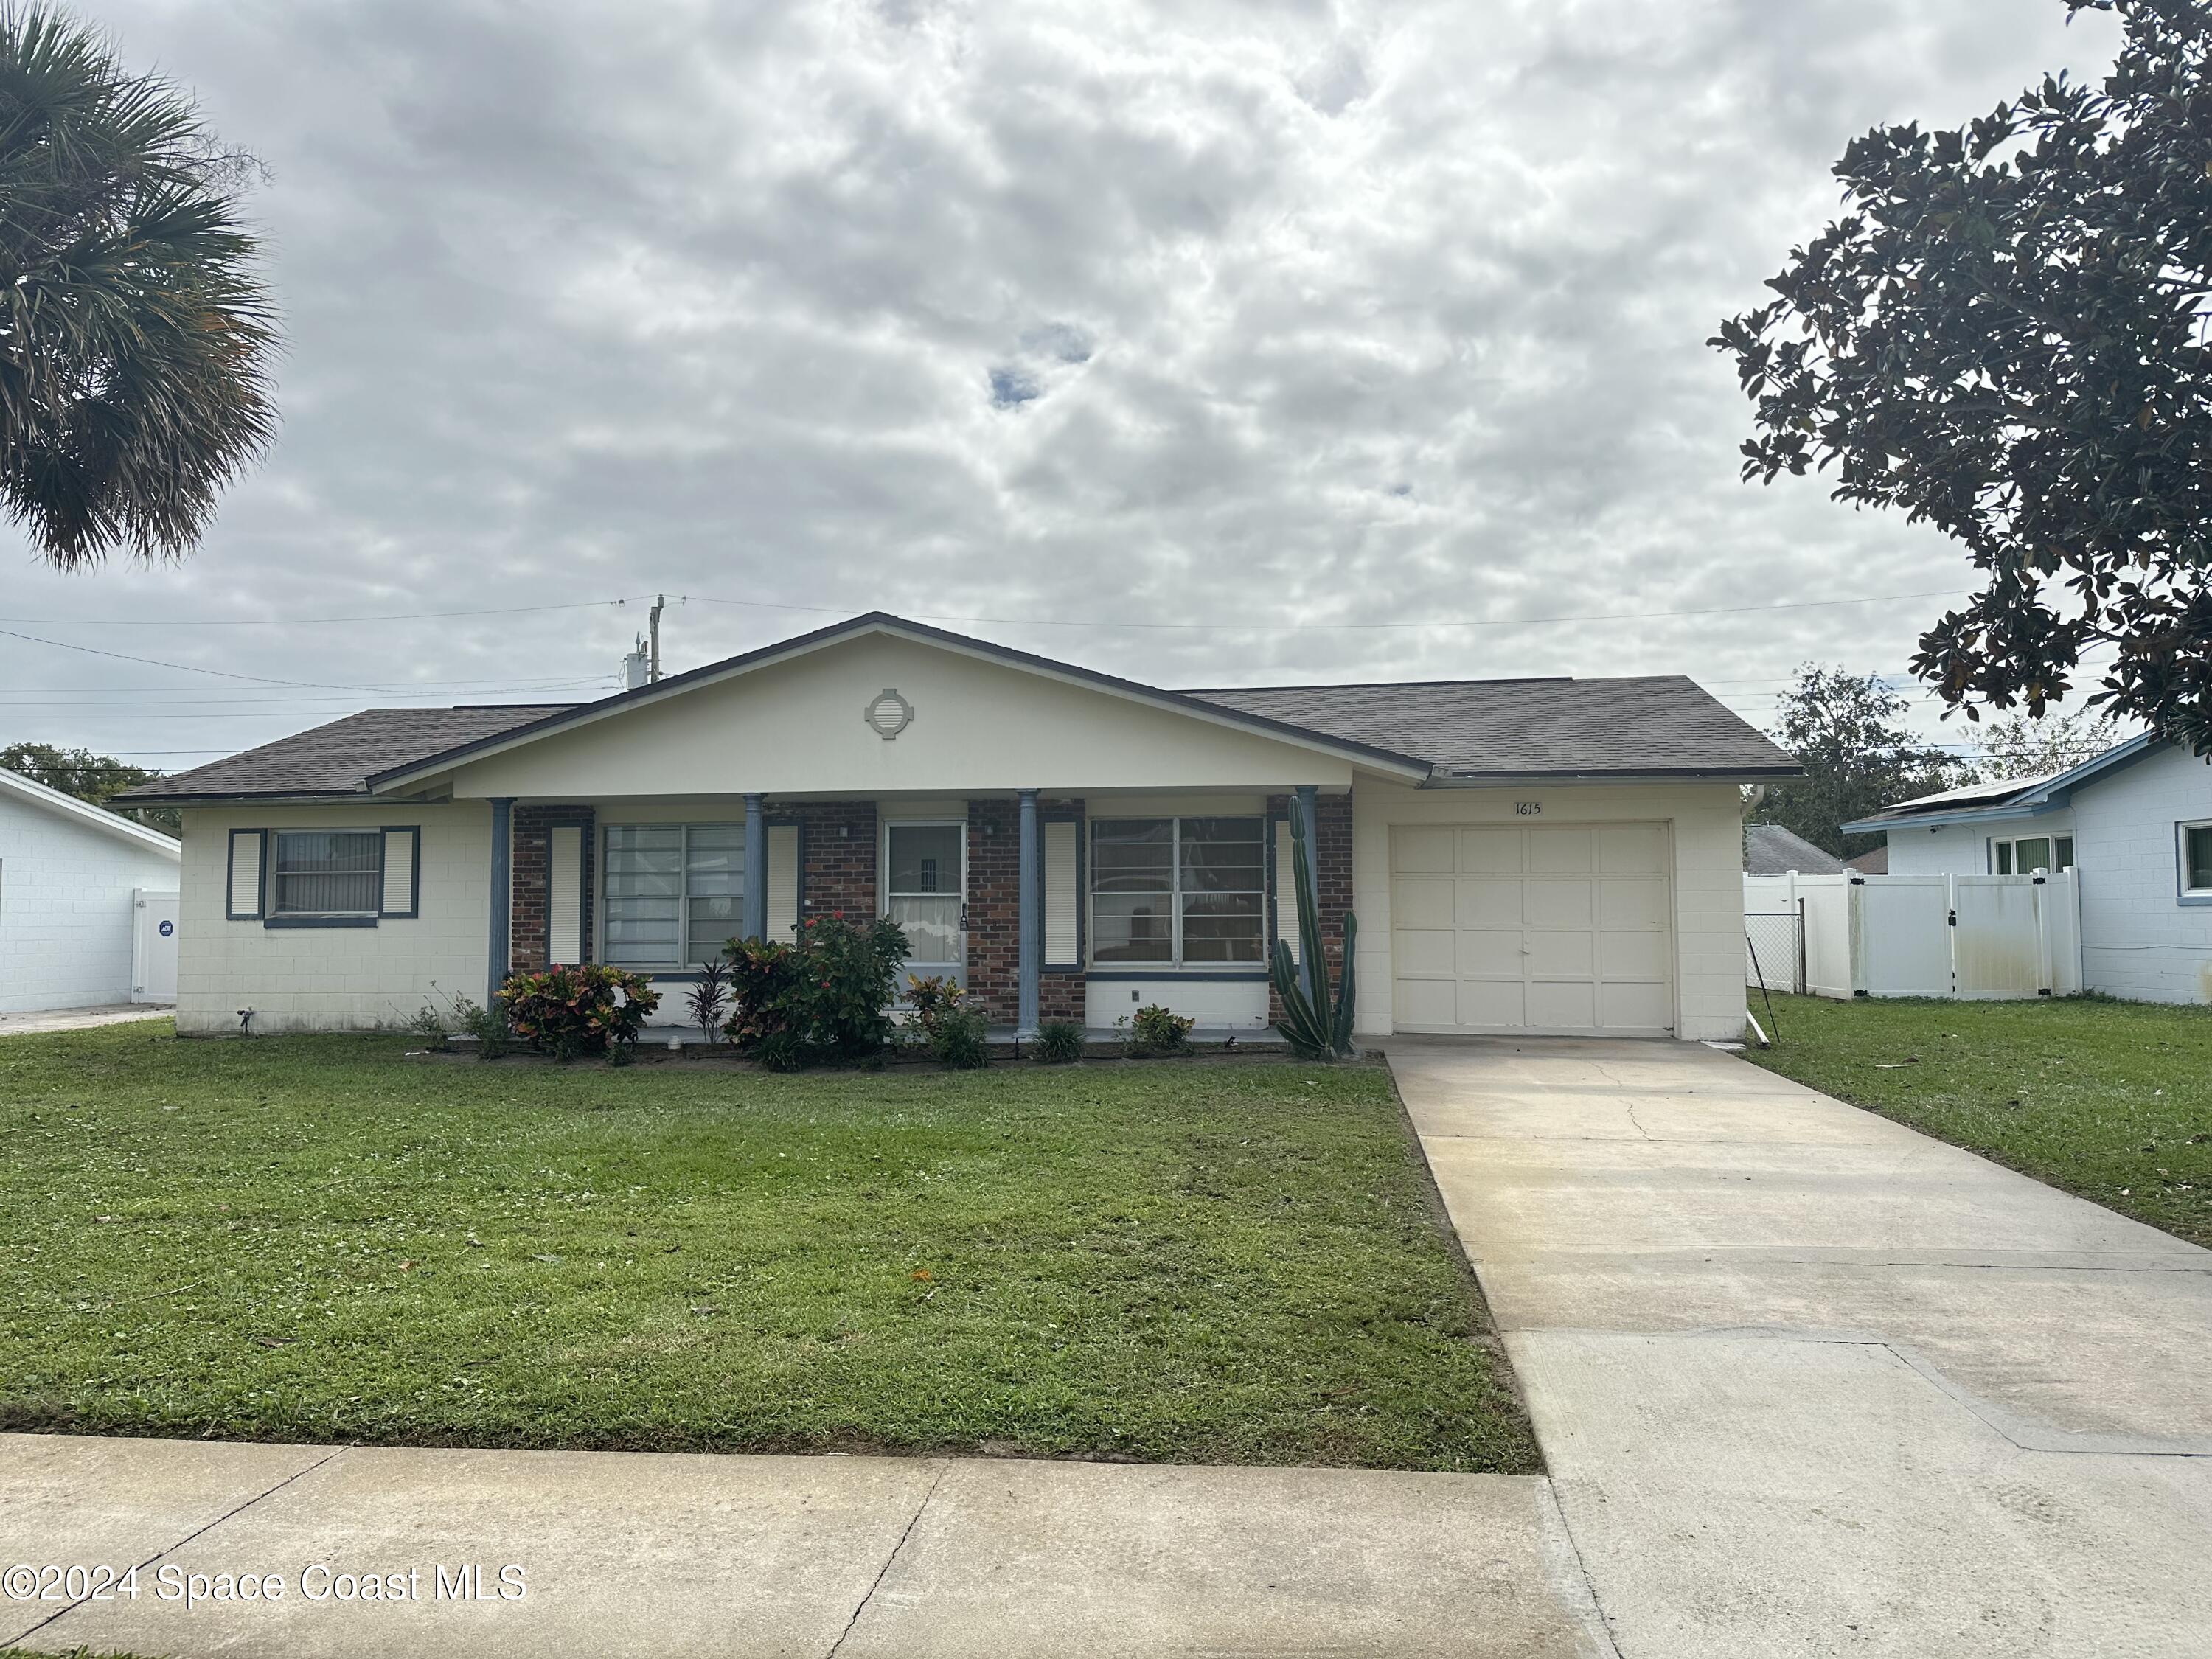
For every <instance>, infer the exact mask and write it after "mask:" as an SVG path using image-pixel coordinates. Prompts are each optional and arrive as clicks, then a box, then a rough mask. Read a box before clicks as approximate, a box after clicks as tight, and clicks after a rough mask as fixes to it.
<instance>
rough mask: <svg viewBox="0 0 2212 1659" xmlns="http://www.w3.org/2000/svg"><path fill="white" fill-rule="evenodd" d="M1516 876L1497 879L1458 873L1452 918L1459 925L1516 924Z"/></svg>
mask: <svg viewBox="0 0 2212 1659" xmlns="http://www.w3.org/2000/svg"><path fill="white" fill-rule="evenodd" d="M1521 888H1522V883H1521V881H1520V879H1519V878H1517V877H1516V878H1514V879H1513V880H1511V881H1499V880H1497V879H1495V878H1492V877H1476V878H1472V879H1470V878H1467V877H1465V876H1462V877H1461V878H1460V882H1459V888H1458V905H1457V916H1456V920H1457V921H1458V924H1459V926H1461V927H1521V926H1522V921H1523V918H1522V914H1521Z"/></svg>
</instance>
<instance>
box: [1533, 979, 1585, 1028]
mask: <svg viewBox="0 0 2212 1659" xmlns="http://www.w3.org/2000/svg"><path fill="white" fill-rule="evenodd" d="M1528 1024H1529V1025H1530V1026H1531V1027H1532V1028H1533V1029H1534V1030H1539V1031H1586V1030H1590V1029H1591V1028H1593V1027H1594V1026H1595V1025H1596V1024H1597V987H1596V986H1595V985H1593V984H1591V983H1590V982H1589V981H1588V980H1582V981H1576V982H1565V981H1560V982H1552V981H1542V980H1539V981H1534V982H1533V983H1532V984H1530V985H1529V987H1528Z"/></svg>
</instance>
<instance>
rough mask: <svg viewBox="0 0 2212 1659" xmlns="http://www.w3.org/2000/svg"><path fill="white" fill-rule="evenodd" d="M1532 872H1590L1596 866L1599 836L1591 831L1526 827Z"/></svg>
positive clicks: (1530, 872) (1561, 873)
mask: <svg viewBox="0 0 2212 1659" xmlns="http://www.w3.org/2000/svg"><path fill="white" fill-rule="evenodd" d="M1521 833H1522V836H1525V837H1527V839H1528V872H1529V874H1531V875H1537V876H1550V875H1588V874H1589V873H1590V872H1592V870H1594V869H1595V859H1596V856H1597V836H1596V834H1595V831H1592V830H1589V829H1537V830H1529V829H1524V830H1522V832H1521Z"/></svg>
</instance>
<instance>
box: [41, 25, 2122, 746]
mask: <svg viewBox="0 0 2212 1659" xmlns="http://www.w3.org/2000/svg"><path fill="white" fill-rule="evenodd" d="M81 11H82V15H85V16H86V17H88V18H89V19H91V20H92V21H96V22H98V23H100V25H102V26H103V27H106V28H107V29H108V30H109V31H110V32H111V33H112V35H113V36H114V38H115V40H116V41H117V43H118V46H119V47H120V49H121V50H122V52H124V54H125V58H127V60H128V61H130V62H131V63H132V64H137V65H141V66H145V67H149V68H158V69H159V70H161V71H162V72H163V73H165V74H167V76H170V77H172V78H173V79H174V80H175V81H177V82H180V83H182V84H184V85H186V86H188V87H190V88H192V89H194V90H195V91H196V92H197V94H198V96H199V97H200V99H201V100H202V101H203V103H204V106H205V108H206V110H207V112H208V113H209V115H210V118H211V119H212V120H213V122H214V123H215V124H216V126H217V128H218V129H219V130H220V131H221V132H222V135H223V136H224V137H226V138H227V139H228V140H229V141H231V142H234V143H239V144H242V145H244V146H246V147H247V148H249V149H252V150H253V151H254V152H255V153H257V154H258V155H259V156H261V157H262V158H263V159H264V161H265V162H266V164H267V167H268V168H269V171H270V179H269V182H268V183H267V184H266V185H265V186H263V187H261V188H259V189H258V190H257V191H256V192H255V195H254V197H253V203H252V207H253V211H254V214H255V215H256V217H257V219H258V222H259V224H260V225H261V226H262V227H263V228H264V230H265V233H266V235H267V239H268V243H269V247H270V258H269V268H270V278H271V281H272V283H273V285H274V287H275V289H276V294H277V295H278V298H279V300H280V301H281V303H282V306H283V311H284V313H285V317H286V327H287V332H288V337H289V340H288V347H287V353H286V357H285V361H284V364H283V372H282V380H281V388H280V392H281V400H282V404H283V422H284V424H283V435H282V436H281V438H280V440H279V441H278V442H277V445H276V448H275V450H274V451H273V453H271V454H270V457H269V458H268V460H267V462H266V463H265V465H264V466H263V467H262V468H261V469H260V470H259V471H258V472H257V473H256V474H255V475H254V476H253V477H251V478H250V479H248V480H247V481H246V482H245V483H242V484H240V486H238V487H237V488H236V489H234V491H233V492H232V493H231V495H229V496H228V499H227V501H226V502H225V505H224V507H223V510H222V515H221V517H220V519H219V520H218V521H217V522H216V524H215V526H214V527H213V529H212V531H211V532H210V535H209V537H208V538H207V540H206V543H205V544H204V546H203V548H202V549H201V550H200V551H199V552H198V553H197V555H196V556H194V557H193V558H192V559H191V561H190V562H188V563H186V564H185V565H184V566H182V567H181V568H169V569H148V568H141V567H137V566H132V565H129V564H124V563H118V564H114V565H111V566H110V567H109V568H106V569H105V570H103V571H100V572H99V573H97V574H89V575H77V576H72V577H67V578H64V577H60V576H57V575H54V574H51V573H48V572H46V571H45V570H43V569H41V568H39V567H37V566H36V565H35V564H34V563H33V562H32V561H31V560H30V558H29V556H28V554H27V550H26V549H25V548H24V546H23V544H21V540H20V538H16V537H15V536H14V535H13V534H12V533H9V532H0V534H4V535H6V538H7V540H8V541H9V544H10V545H9V547H8V548H7V549H6V550H4V551H0V618H4V619H5V620H4V621H0V627H4V628H6V629H10V630H13V635H16V636H20V635H33V636H35V638H36V640H37V641H45V642H33V641H32V640H30V639H25V638H22V637H15V636H9V637H0V742H6V741H12V740H17V739H25V738H27V739H36V740H41V741H48V742H59V743H68V744H79V743H82V744H88V745H91V746H94V747H96V748H100V749H105V750H110V751H112V752H127V753H129V754H130V755H131V757H133V758H136V759H138V760H140V761H141V763H143V764H148V765H155V766H159V767H161V768H164V769H177V768H180V767H184V766H189V765H193V764H197V763H198V762H199V761H201V760H204V759H208V758H212V757H214V756H215V755H216V754H220V753H228V752H230V751H233V750H237V749H240V748H244V747H247V746H250V745H252V744H256V743H260V742H265V741H267V740H269V739H270V738H275V737H278V736H281V735H283V734H284V733H286V732H291V731H295V730H298V729H301V728H302V727H305V726H312V725H315V724H318V723H319V722H320V721H322V720H326V719H331V718H335V717H336V716H337V715H338V714H344V713H347V712H349V711H350V710H352V709H354V708H361V707H364V706H369V705H373V704H390V703H398V702H536V701H561V700H568V699H570V698H574V697H577V696H590V695H594V694H596V693H597V692H599V691H603V690H609V689H611V688H612V687H613V685H614V684H615V683H616V680H615V674H616V669H617V662H618V659H619V658H620V657H621V655H622V653H623V650H624V649H626V648H627V647H628V645H629V640H630V638H631V635H632V634H633V632H634V631H635V629H638V628H639V627H641V626H642V624H643V623H644V619H645V613H644V606H643V604H642V602H641V601H642V600H643V599H645V598H647V596H650V595H651V594H653V593H654V592H666V593H667V594H668V595H670V599H671V602H670V607H669V611H668V614H667V617H666V619H665V625H664V640H665V652H666V659H667V661H668V664H669V665H670V666H671V667H672V668H681V667H689V666H692V665H696V664H699V663H701V662H704V661H708V660H710V659H714V658H715V657H718V656H722V655H726V654H728V653H732V652H734V651H738V650H742V649H744V648H746V647H750V646H755V645H758V644H762V643H764V642H766V641H771V640H774V639H776V638H779V637H781V636H783V635H787V634H791V633H795V632H798V631H800V630H802V629H806V628H811V627H814V626H817V625H819V624H821V623H824V622H826V621H829V620H831V619H832V618H834V617H837V616H840V615H845V614H849V613H851V612H854V611H862V610H866V609H871V608H878V607H880V608H883V609H887V610H893V611H901V612H903V613H905V614H907V615H909V616H915V617H927V618H930V619H933V620H937V621H940V622H942V623H945V625H947V626H951V627H955V628H959V629H964V630H966V631H969V632H972V633H975V634H979V635H983V636H985V637H987V638H991V639H995V640H1000V641H1006V642H1007V643H1010V644H1013V645H1017V646H1020V647H1025V648H1028V649H1032V650H1038V651H1043V652H1046V653H1051V654H1054V655H1059V656H1065V657H1068V658H1071V659H1075V660H1078V661H1080V662H1084V663H1087V664H1090V665H1094V666H1097V667H1100V668H1103V669H1107V670H1109V671H1115V672H1118V673H1122V674H1127V675H1130V676H1133V677H1135V678H1142V679H1146V680H1151V681H1153V682H1156V683H1159V684H1171V685H1209V684H1212V685H1218V684H1268V683H1279V682H1291V681H1325V680H1332V679H1348V678H1448V677H1459V676H1478V677H1489V676H1502V675H1516V674H1557V673H1571V674H1576V675H1581V676H1594V675H1603V674H1615V673H1657V672H1686V673H1691V674H1693V675H1695V676H1697V677H1698V678H1699V679H1701V680H1702V681H1704V682H1705V684H1708V685H1709V686H1711V688H1712V689H1713V690H1715V691H1716V692H1717V693H1718V694H1719V695H1721V696H1723V697H1725V698H1726V699H1727V700H1728V701H1729V702H1730V703H1731V704H1732V705H1734V706H1735V707H1737V708H1741V710H1743V711H1744V712H1745V713H1746V714H1747V715H1749V716H1750V717H1751V718H1753V720H1755V721H1759V722H1762V723H1763V722H1764V721H1765V720H1766V719H1767V718H1768V714H1769V711H1770V710H1771V707H1772V702H1773V698H1774V695H1775V694H1776V692H1778V690H1780V688H1781V686H1782V685H1783V684H1784V683H1785V682H1786V680H1787V679H1788V678H1789V676H1790V671H1791V670H1792V668H1793V667H1794V666H1795V665H1796V664H1797V663H1798V662H1800V661H1802V660H1804V659H1808V658H1810V659H1822V660H1826V661H1830V662H1838V663H1843V664H1845V665H1850V666H1851V667H1853V668H1856V669H1861V670H1877V671H1892V672H1899V673H1901V672H1902V671H1903V670H1904V668H1905V663H1906V660H1907V659H1908V657H1909V655H1910V652H1911V642H1912V640H1913V637H1914V635H1916V633H1917V631H1918V629H1920V628H1921V627H1923V626H1924V625H1925V623H1927V621H1928V620H1929V619H1931V618H1932V617H1934V616H1936V614H1937V613H1938V611H1940V609H1941V608H1942V605H1943V599H1942V597H1941V596H1942V595H1946V594H1950V593H1958V592H1964V591H1965V590H1966V586H1968V573H1967V572H1966V567H1965V565H1964V562H1963V561H1962V560H1961V559H1960V557H1959V556H1956V555H1955V554H1954V553H1953V552H1952V551H1951V550H1950V548H1949V546H1948V544H1946V543H1945V542H1944V541H1942V539H1941V538H1938V537H1936V536H1934V535H1932V534H1930V533H1928V532H1921V531H1915V530H1911V529H1909V528H1907V527H1906V526H1905V525H1904V524H1903V523H1902V522H1901V521H1900V520H1894V519H1890V518H1887V517H1881V516H1875V515H1867V514H1857V513H1853V512H1851V511H1850V510H1849V509H1848V508H1844V507H1838V506H1837V505H1834V504H1832V503H1831V502H1830V501H1827V499H1826V492H1825V490H1824V489H1822V488H1821V487H1820V486H1819V485H1818V484H1815V483H1796V484H1795V485H1790V484H1785V485H1782V486H1777V487H1775V488H1773V489H1760V488H1759V487H1757V486H1753V485H1746V484H1743V483H1740V482H1739V481H1738V478H1737V473H1736V465H1737V457H1736V453H1735V451H1736V446H1737V444H1738V443H1739V442H1740V441H1741V440H1742V438H1743V437H1744V436H1745V435H1746V433H1747V425H1748V422H1747V407H1746V405H1745V404H1744V403H1743V401H1742V399H1741V396H1740V395H1739V393H1738V392H1736V390H1735V382H1734V378H1733V375H1732V374H1731V372H1730V370H1729V367H1728V365H1727V363H1726V362H1724V361H1723V359H1722V358H1720V357H1719V356H1717V355H1716V354H1715V353H1714V352H1712V351H1711V350H1710V349H1708V348H1707V347H1706V346H1705V339H1706V338H1707V337H1708V336H1710V335H1711V333H1712V332H1713V329H1714V325H1715V324H1716V323H1717V320H1718V319H1720V318H1721V317H1722V316H1723V315H1724V314H1727V313H1730V312H1733V311H1737V310H1741V309H1743V308H1745V307H1747V306H1749V305H1751V304H1753V303H1756V302H1757V301H1758V300H1759V297H1760V295H1761V289H1760V283H1761V282H1762V281H1763V280H1764V278H1765V277H1766V276H1769V275H1771V274H1772V273H1773V272H1774V271H1775V270H1778V268H1779V266H1780V264H1781V263H1782V261H1783V259H1784V257H1785V256H1786V254H1787V252H1788V250H1789V249H1790V246H1791V245H1792V244H1793V243H1794V242H1796V241H1799V240H1803V239H1804V238H1806V237H1807V236H1808V235H1810V234H1814V233H1816V232H1817V231H1818V230H1819V228H1820V226H1821V225H1822V224H1823V223H1825V222H1826V220H1827V219H1828V218H1829V217H1830V216H1832V213H1833V211H1834V208H1835V203H1836V188H1835V184H1834V181H1833V179H1832V178H1831V177H1830V175H1829V171H1828V170H1829V167H1831V165H1832V162H1833V161H1834V160H1835V158H1836V157H1837V156H1838V155H1839V154H1840V153H1841V151H1842V149H1843V146H1844V143H1845V142H1846V141H1847V140H1848V139H1849V138H1850V137H1851V136H1852V135H1853V134H1854V133H1856V132H1858V131H1863V129H1865V128H1866V127H1868V126H1869V125H1872V124H1875V123H1876V122H1881V121H1888V120H1895V119H1912V118H1918V119H1921V120H1923V121H1925V122H1929V123H1931V124H1939V125H1949V124H1952V123H1954V122H1956V121H1958V120H1960V119H1962V118H1966V117H1967V116H1969V115H1971V114H1973V113H1977V112H1981V111H1984V110H1985V109H1986V108H1987V107H1988V106H1990V105H1991V104H1993V103H1994V102H1995V101H1996V100H1998V99H1999V98H2001V97H2003V96H2005V95H2008V94H2010V93H2012V92H2015V91H2016V90H2017V89H2018V88H2020V87H2021V85H2022V84H2023V83H2024V82H2026V81H2027V80H2029V79H2030V78H2032V77H2033V76H2038V75H2039V74H2040V73H2041V72H2042V71H2044V70H2047V69H2056V68H2060V67H2066V68H2069V69H2071V70H2074V71H2075V73H2076V74H2077V75H2079V74H2088V75H2095V74H2098V73H2100V72H2101V71H2102V70H2103V68H2104V67H2105V66H2106V64H2108V63H2109V62H2110V59H2111V56H2112V48H2113V45H2114V38H2115V37H2114V35H2113V33H2112V30H2111V28H2110V26H2109V24H2108V23H2106V21H2105V20H2103V19H2101V18H2098V19H2092V20H2091V21H2088V22H2086V23H2077V24H2075V25H2073V26H2071V27H2069V26H2068V25H2067V24H2066V23H2065V21H2064V20H2065V12H2064V9H2063V6H2062V5H2061V4H2060V3H2059V0H1663V3H1662V0H1446V3H1441V4H1416V3H1395V0H1342V3H1336V4H1329V3H1322V0H1250V3H1226V0H1176V3H1173V4H1158V5H1146V4H1142V3H1134V0H1065V3H1060V0H1024V3H1021V4H1019V5H985V4H981V3H969V0H807V3H790V4H769V3H760V4H732V3H705V0H696V3H689V4H679V3H655V4H653V5H649V6H647V5H638V4H609V5H605V6H591V5H585V4H578V3H571V0H531V3H528V4H523V3H507V4H501V3H490V0H331V3H318V4H313V5H301V4H299V3H296V0H99V3H97V4H90V3H88V4H86V5H84V6H82V8H81ZM678 595H683V596H686V598H685V600H684V603H682V604H678V602H677V597H676V596H678ZM1862 595H1863V596H1873V598H1872V599H1870V600H1869V601H1867V602H1857V603H1851V604H1844V605H1833V604H1814V603H1810V602H1815V601H1831V600H1835V599H1850V598H1852V597H1853V596H1862ZM1897 596H1918V597H1910V598H1899V597H1897ZM616 600H626V601H627V603H625V604H623V605H616V604H614V603H613V601H616ZM1750 606H1763V607H1782V606H1791V607H1797V608H1791V609H1778V608H1770V609H1745V608H1744V607H1750ZM513 607H538V608H535V609H527V610H524V609H514V608H513ZM552 607H562V608H552ZM426 613H441V614H436V615H431V614H426ZM1662 613H1674V614H1671V615H1669V614H1662ZM365 618H376V620H363V619H365ZM1563 618H1564V619H1568V620H1561V619H1563ZM1405 623H1419V624H1420V625H1419V626H1413V627H1407V626H1403V625H1401V624H1405ZM52 642H58V643H52ZM67 647H81V648H76V649H72V648H67ZM82 647H89V648H90V650H97V651H105V652H112V653H120V654H121V656H122V657H124V658H138V659H150V660H147V661H131V660H121V659H118V658H117V657H112V656H98V655H93V654H90V653H89V651H88V649H85V648H82ZM196 670H197V671H196ZM209 671H217V672H209ZM1942 735H1943V736H1944V737H1946V738H1949V739H1951V740H1954V741H1956V740H1958V739H1959V738H1960V737H1961V733H1960V731H1959V730H1958V728H1957V726H1956V723H1955V722H1954V724H1953V726H1951V727H1950V728H1948V729H1947V730H1946V731H1945V732H1943V733H1942Z"/></svg>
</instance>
